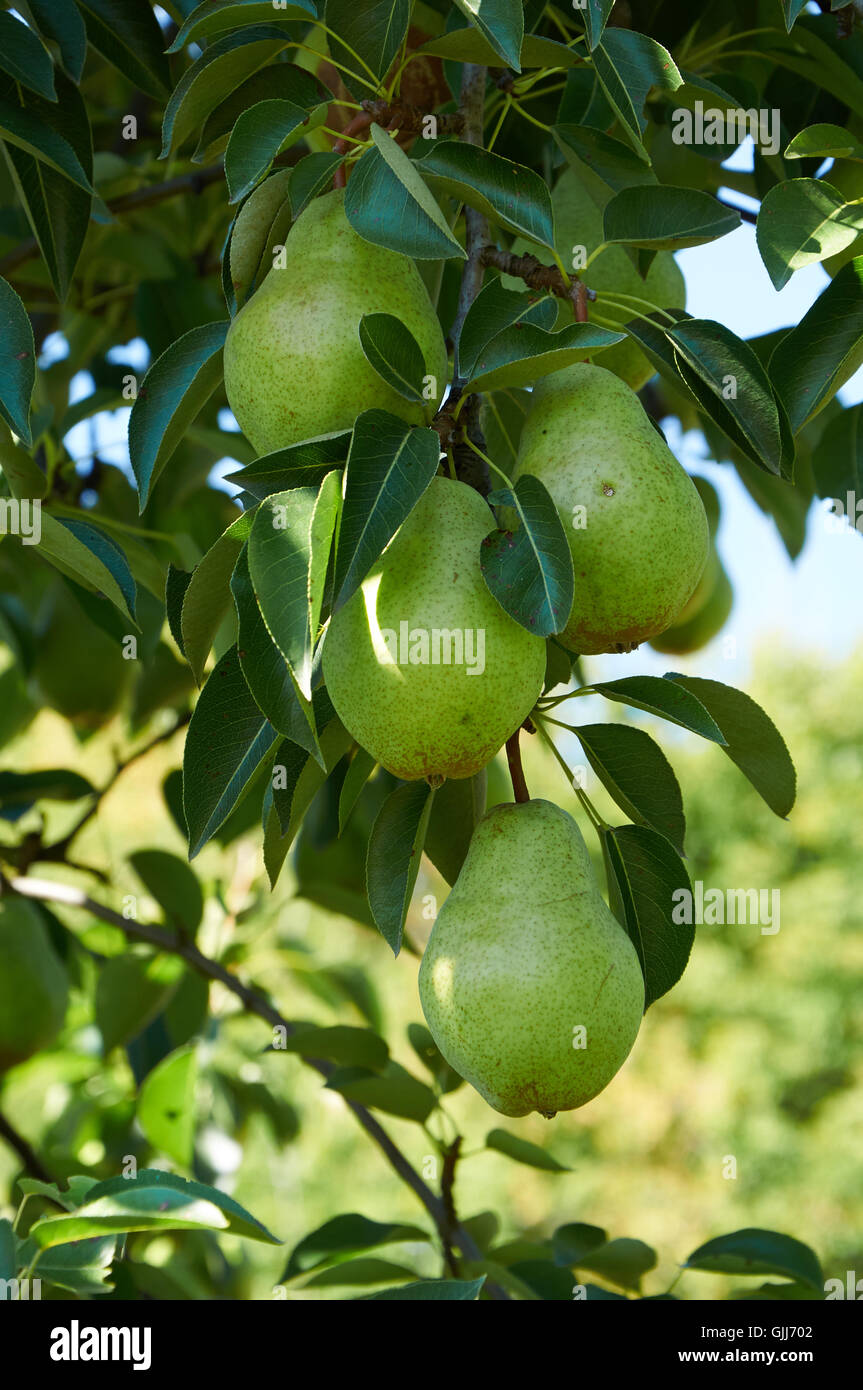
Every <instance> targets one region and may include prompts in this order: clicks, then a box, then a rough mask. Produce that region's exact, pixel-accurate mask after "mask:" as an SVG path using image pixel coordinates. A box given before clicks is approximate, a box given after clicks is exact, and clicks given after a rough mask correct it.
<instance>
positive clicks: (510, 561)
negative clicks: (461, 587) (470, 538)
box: [480, 473, 575, 637]
mask: <svg viewBox="0 0 863 1390" xmlns="http://www.w3.org/2000/svg"><path fill="white" fill-rule="evenodd" d="M489 501H490V502H491V503H492V505H501V506H507V507H512V508H514V509H515V511H516V512H517V514H518V518H519V522H520V525H519V528H518V530H517V531H505V530H500V529H499V530H496V531H492V532H490V533H489V535H487V536H486V538H485V540H484V541H483V543H482V545H481V547H480V566H481V568H482V573H483V578H484V579H485V582H486V584H487V585H488V587H489V590H490V591H491V593H492V594H494V597H495V598H496V599H497V601H498V603H499V604H500V605H501V607H502V608H504V609H505V610H506V612H507V613H509V615H510V617H512V618H515V621H516V622H517V623H520V624H521V626H522V627H523V628H526V629H527V631H528V632H533V633H535V634H536V635H537V636H539V637H548V636H550V634H551V633H552V632H558V631H559V630H560V629H561V628H562V627H563V626H564V624H565V623H566V620H567V618H568V617H569V612H570V609H571V608H572V595H573V589H574V583H575V581H574V577H573V568H572V553H571V551H570V549H569V542H568V541H567V539H566V532H565V531H564V529H563V522H562V521H561V519H560V514H559V513H558V510H557V508H556V506H555V505H554V502H553V501H552V499H551V495H550V494H549V492H548V489H547V488H546V487H545V484H544V483H541V482H540V481H539V479H538V478H534V477H532V476H531V474H529V473H525V474H522V476H521V477H520V478H519V480H518V482H517V483H516V484H515V487H514V489H513V490H512V491H510V490H509V489H502V490H501V491H499V492H493V493H492V494H491V496H490V497H489Z"/></svg>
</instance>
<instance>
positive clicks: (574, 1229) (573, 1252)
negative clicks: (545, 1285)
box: [551, 1221, 608, 1268]
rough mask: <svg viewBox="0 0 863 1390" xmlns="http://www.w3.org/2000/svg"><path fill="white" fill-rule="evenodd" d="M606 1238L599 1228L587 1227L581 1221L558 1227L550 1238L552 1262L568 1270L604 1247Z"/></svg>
mask: <svg viewBox="0 0 863 1390" xmlns="http://www.w3.org/2000/svg"><path fill="white" fill-rule="evenodd" d="M607 1239H608V1237H607V1236H606V1234H605V1231H604V1230H603V1229H602V1227H601V1226H587V1225H585V1224H584V1223H583V1222H581V1221H573V1222H571V1223H570V1224H569V1225H566V1226H558V1228H557V1230H556V1231H555V1233H554V1235H553V1236H552V1241H551V1243H552V1249H553V1251H554V1262H555V1264H559V1265H567V1266H569V1267H570V1268H571V1267H572V1266H573V1265H577V1264H578V1263H579V1261H580V1260H582V1259H583V1258H584V1257H585V1255H590V1254H591V1253H592V1252H593V1251H594V1250H598V1249H599V1247H600V1246H601V1245H605V1243H606V1241H607Z"/></svg>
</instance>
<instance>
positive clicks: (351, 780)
mask: <svg viewBox="0 0 863 1390" xmlns="http://www.w3.org/2000/svg"><path fill="white" fill-rule="evenodd" d="M376 767H377V763H376V762H375V760H374V758H373V757H372V755H371V753H367V752H366V750H365V749H364V748H357V751H356V753H355V754H354V757H353V760H352V761H351V763H350V764H349V766H348V770H347V772H346V773H345V780H344V782H343V783H342V789H341V791H340V792H339V834H340V835H341V833H342V831H343V830H344V828H345V826H346V825H347V823H348V821H349V820H350V817H351V812H352V811H353V809H354V807H355V806H356V804H357V801H358V800H359V798H360V796H361V794H362V791H363V788H364V787H365V785H366V783H367V782H368V780H369V778H370V777H371V775H372V773H373V772H374V770H375V768H376Z"/></svg>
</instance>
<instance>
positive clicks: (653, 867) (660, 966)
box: [601, 825, 695, 1010]
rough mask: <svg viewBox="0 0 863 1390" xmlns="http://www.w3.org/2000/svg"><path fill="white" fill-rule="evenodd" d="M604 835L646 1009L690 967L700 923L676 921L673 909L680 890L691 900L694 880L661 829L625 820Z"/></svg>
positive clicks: (615, 906) (616, 908)
mask: <svg viewBox="0 0 863 1390" xmlns="http://www.w3.org/2000/svg"><path fill="white" fill-rule="evenodd" d="M601 838H602V848H603V855H604V857H605V863H606V870H607V872H608V894H609V903H610V905H611V909H612V911H613V912H614V915H615V916H616V917H617V920H618V921H619V922H620V924H621V926H623V927H625V928H626V931H627V933H628V935H629V938H630V940H631V942H632V944H633V946H634V947H635V949H636V952H637V954H638V959H639V961H640V963H641V970H642V973H643V975H644V1007H645V1010H647V1009H648V1008H649V1007H650V1005H651V1004H653V1003H654V1002H655V1001H656V1000H657V999H659V998H660V996H661V995H663V994H666V993H667V992H668V990H670V989H671V987H672V985H675V984H676V983H677V981H678V980H679V979H680V977H681V975H682V974H683V972H684V970H685V969H686V963H687V961H688V960H689V954H690V952H691V950H692V943H693V941H694V939H695V927H694V925H693V922H692V921H690V922H685V921H684V922H680V923H678V922H675V921H673V919H672V913H673V911H674V908H675V904H676V903H677V902H678V900H680V895H681V893H688V894H690V898H688V899H686V898H684V899H682V900H683V901H684V902H686V901H690V902H691V893H692V885H691V884H690V881H689V874H688V873H687V871H686V866H685V865H684V863H683V860H682V859H681V858H680V855H679V854H678V853H677V851H676V850H675V849H674V846H673V845H672V844H671V843H670V842H669V841H668V840H666V838H665V836H664V835H660V834H659V833H658V832H657V831H656V830H651V829H649V828H648V827H647V826H644V825H620V826H617V827H611V828H609V829H608V830H605V831H603V832H602V834H601ZM675 895H677V896H675ZM689 915H690V917H693V916H694V914H693V913H690V914H689Z"/></svg>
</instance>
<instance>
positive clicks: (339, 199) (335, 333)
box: [225, 189, 447, 454]
mask: <svg viewBox="0 0 863 1390" xmlns="http://www.w3.org/2000/svg"><path fill="white" fill-rule="evenodd" d="M364 314H392V315H393V316H394V317H395V318H398V319H400V320H401V322H402V323H403V324H404V325H405V327H406V328H408V329H409V330H410V332H411V333H412V334H413V336H414V338H415V339H416V341H417V343H418V344H419V346H420V349H421V351H422V355H423V360H424V362H425V367H426V372H427V374H428V375H429V376H430V377H431V378H433V382H432V383H430V385H429V392H430V394H429V400H428V402H427V403H426V404H425V407H424V406H423V405H419V404H416V403H413V402H411V401H408V400H406V399H405V397H404V396H400V395H399V393H398V392H397V391H395V390H393V388H392V387H391V386H388V385H387V383H386V382H385V381H384V380H383V378H382V377H380V376H378V374H377V372H376V371H375V370H374V368H373V367H372V366H371V364H370V362H369V361H368V359H367V358H366V356H365V354H364V352H363V349H362V346H361V344H360V338H359V323H360V319H361V318H362V317H363V315H364ZM446 380H447V353H446V345H445V343H444V338H443V333H442V331H441V326H440V323H439V321H438V317H437V315H436V313H435V311H434V309H433V308H432V304H431V300H430V299H429V297H428V292H427V290H426V288H425V285H424V284H423V282H422V280H421V278H420V274H419V271H418V270H417V268H416V266H415V265H414V263H413V261H412V260H409V259H408V257H407V256H400V255H399V254H398V253H397V252H395V251H388V250H387V249H386V248H385V247H383V246H374V245H372V243H371V242H369V241H364V240H363V238H362V237H360V236H358V235H357V233H356V232H355V231H354V229H353V227H352V226H351V225H350V223H349V222H348V219H347V217H346V216H345V209H344V190H342V189H338V190H336V191H334V192H332V193H327V194H325V195H324V196H323V197H321V198H316V199H315V200H314V201H313V202H312V203H310V204H309V206H308V207H307V208H305V210H304V211H303V212H302V213H301V214H300V216H299V217H298V218H297V220H296V222H295V223H294V225H293V227H292V228H291V231H290V233H289V234H288V238H287V241H286V242H285V251H284V258H283V263H282V262H281V261H277V262H276V263H275V265H274V266H273V268H272V269H271V270H270V271H269V272H268V273H267V275H266V277H265V279H264V281H263V283H262V285H261V287H260V289H259V290H257V291H256V293H255V294H253V295H252V297H251V299H250V300H249V301H248V303H247V304H245V305H244V306H243V308H242V309H241V310H240V312H239V313H238V314H237V316H236V318H235V319H234V321H233V323H232V324H231V327H230V329H229V331H228V337H227V341H226V343H225V390H226V392H227V395H228V402H229V404H230V407H231V409H232V411H233V412H234V415H235V416H236V418H237V423H238V424H239V426H240V428H241V430H242V431H243V433H244V434H245V436H246V438H247V439H248V440H249V442H250V443H251V444H252V445H253V446H254V448H255V449H256V450H257V451H258V453H259V454H268V453H272V452H273V450H275V449H284V448H287V447H288V445H290V444H297V443H299V441H300V440H303V439H313V438H317V437H318V436H320V435H326V434H335V433H337V432H338V431H340V430H349V429H350V428H351V427H352V425H353V423H354V420H355V419H356V417H357V415H359V413H360V412H361V411H363V410H371V409H373V408H374V407H377V408H379V409H381V410H388V411H390V412H391V413H392V414H393V415H398V416H399V417H400V418H401V419H403V420H406V421H408V422H409V423H410V424H414V425H420V424H425V423H426V414H432V413H433V412H434V411H435V409H436V408H437V406H438V404H439V403H440V400H441V397H442V395H443V391H444V387H445V386H446Z"/></svg>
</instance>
